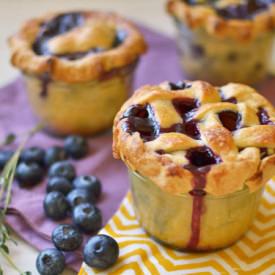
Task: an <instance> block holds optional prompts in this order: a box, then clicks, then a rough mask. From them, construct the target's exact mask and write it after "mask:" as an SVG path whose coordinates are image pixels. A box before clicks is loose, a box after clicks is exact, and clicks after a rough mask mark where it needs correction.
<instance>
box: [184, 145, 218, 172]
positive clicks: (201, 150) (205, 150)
mask: <svg viewBox="0 0 275 275" xmlns="http://www.w3.org/2000/svg"><path fill="white" fill-rule="evenodd" d="M185 157H186V158H187V159H188V160H189V162H190V165H192V166H195V167H204V166H207V165H213V164H217V163H220V162H221V159H220V158H219V157H218V156H217V155H215V154H214V152H213V151H212V150H211V149H210V148H209V147H207V146H201V147H196V148H191V149H189V150H187V151H186V155H185ZM185 168H186V169H188V165H187V166H186V167H185Z"/></svg>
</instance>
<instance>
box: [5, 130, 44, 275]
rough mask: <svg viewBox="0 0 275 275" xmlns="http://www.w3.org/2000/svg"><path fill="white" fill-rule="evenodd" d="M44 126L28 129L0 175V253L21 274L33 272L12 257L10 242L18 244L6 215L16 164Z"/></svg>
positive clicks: (10, 138)
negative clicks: (19, 265)
mask: <svg viewBox="0 0 275 275" xmlns="http://www.w3.org/2000/svg"><path fill="white" fill-rule="evenodd" d="M42 128H43V125H38V126H36V127H34V128H33V129H31V130H30V131H28V132H27V133H26V134H25V135H24V136H23V139H22V142H21V143H20V144H19V146H18V148H17V149H16V151H15V152H14V154H13V156H12V157H11V159H10V160H9V161H8V163H7V164H6V165H5V167H4V169H3V171H2V173H1V175H0V205H1V207H0V254H1V255H2V256H3V257H4V258H5V259H6V261H7V262H8V263H9V264H10V266H11V267H13V268H14V270H16V271H17V272H18V273H19V274H21V275H30V274H31V272H29V271H27V272H23V271H22V270H21V269H20V268H19V267H17V266H16V264H15V263H14V261H13V259H12V257H11V256H10V254H9V247H8V244H7V243H8V242H13V243H14V244H16V242H15V241H14V240H13V239H12V238H11V236H10V233H9V230H8V228H7V226H6V224H5V217H6V213H7V210H8V207H9V204H10V201H11V190H12V183H13V180H14V175H15V171H16V166H17V164H18V161H19V157H20V154H21V152H22V150H23V148H24V147H25V145H26V143H27V142H28V140H29V139H30V138H31V137H32V136H33V135H34V134H35V133H37V132H39V131H40V130H41V129H42ZM15 138H16V137H15V136H14V135H13V136H10V135H8V137H6V140H7V141H8V142H5V143H3V144H7V143H8V144H9V143H10V142H11V143H12V142H13V141H14V140H15ZM2 274H4V273H3V269H2V268H1V266H0V275H2Z"/></svg>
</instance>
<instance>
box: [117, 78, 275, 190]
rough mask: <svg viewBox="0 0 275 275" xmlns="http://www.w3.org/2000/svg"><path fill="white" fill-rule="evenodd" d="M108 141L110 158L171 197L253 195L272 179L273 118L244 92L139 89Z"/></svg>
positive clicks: (169, 86) (233, 87) (235, 87)
mask: <svg viewBox="0 0 275 275" xmlns="http://www.w3.org/2000/svg"><path fill="white" fill-rule="evenodd" d="M113 137H114V141H113V154H114V157H115V158H117V159H122V160H123V161H124V162H125V163H126V165H127V166H128V167H129V169H131V170H132V171H135V172H137V173H139V174H141V175H142V176H144V177H146V178H149V179H150V180H152V181H153V182H154V183H155V184H157V185H158V186H159V187H160V188H162V189H163V190H165V191H167V192H170V193H172V194H183V193H187V192H189V191H191V190H194V189H203V190H204V191H205V192H207V193H209V194H213V195H226V194H229V193H232V192H235V191H238V190H241V189H243V188H245V186H248V188H249V189H250V191H251V192H253V191H255V190H257V189H258V188H260V187H261V186H262V185H263V184H264V183H266V182H267V181H268V180H270V179H271V177H272V176H274V174H275V172H274V171H275V110H274V107H273V106H272V105H271V103H269V102H268V101H267V100H266V99H265V98H264V97H263V96H261V95H260V94H259V93H257V92H256V91H255V90H254V89H252V88H250V87H248V86H246V85H241V84H233V83H230V84H228V85H225V86H222V87H213V86H211V85H210V84H208V83H206V82H203V81H193V82H191V81H184V82H179V83H176V84H174V83H169V82H165V83H162V84H160V85H159V86H144V87H142V88H141V89H139V90H138V91H137V92H136V93H135V94H134V95H133V96H132V97H131V98H130V99H129V100H128V101H127V102H126V103H125V104H124V105H123V106H122V108H121V110H120V111H119V113H118V114H117V116H116V118H115V121H114V127H113Z"/></svg>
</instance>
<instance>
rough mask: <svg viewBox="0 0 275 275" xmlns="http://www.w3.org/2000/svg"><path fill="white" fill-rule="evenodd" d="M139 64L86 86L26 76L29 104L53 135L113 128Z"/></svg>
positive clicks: (85, 132)
mask: <svg viewBox="0 0 275 275" xmlns="http://www.w3.org/2000/svg"><path fill="white" fill-rule="evenodd" d="M135 66H136V63H134V64H131V65H129V66H127V67H125V68H122V69H119V70H116V71H115V72H112V73H109V74H106V75H105V76H104V77H102V78H101V79H98V80H93V81H90V82H83V83H66V82H61V81H50V80H48V79H47V78H43V77H42V78H41V77H36V76H32V75H26V74H25V75H24V79H25V83H26V87H27V89H26V91H27V94H28V98H29V102H30V105H31V107H32V109H33V111H34V113H35V114H36V116H37V117H38V119H39V120H40V121H41V122H42V123H43V125H45V127H46V129H47V130H48V131H49V132H52V133H58V134H61V135H66V134H71V133H77V134H81V135H91V134H94V133H98V132H100V131H103V130H105V129H108V128H110V127H111V126H112V123H113V119H114V116H115V114H116V113H117V110H119V108H120V107H121V105H122V104H123V102H124V101H125V100H126V99H127V97H128V95H129V93H130V91H131V88H132V80H133V73H134V70H135Z"/></svg>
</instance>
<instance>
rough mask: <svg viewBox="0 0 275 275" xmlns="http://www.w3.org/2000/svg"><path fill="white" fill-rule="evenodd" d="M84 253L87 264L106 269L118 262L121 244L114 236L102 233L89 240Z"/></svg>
mask: <svg viewBox="0 0 275 275" xmlns="http://www.w3.org/2000/svg"><path fill="white" fill-rule="evenodd" d="M83 254H84V262H85V263H86V264H87V265H89V266H91V267H95V268H99V269H106V268H108V267H110V266H112V265H113V264H114V263H115V262H116V260H117V258H118V255H119V246H118V244H117V242H116V241H115V240H114V239H113V238H112V237H110V236H107V235H104V234H100V235H96V236H94V237H92V238H91V239H90V240H89V241H88V243H87V244H86V245H85V247H84V250H83Z"/></svg>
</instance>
